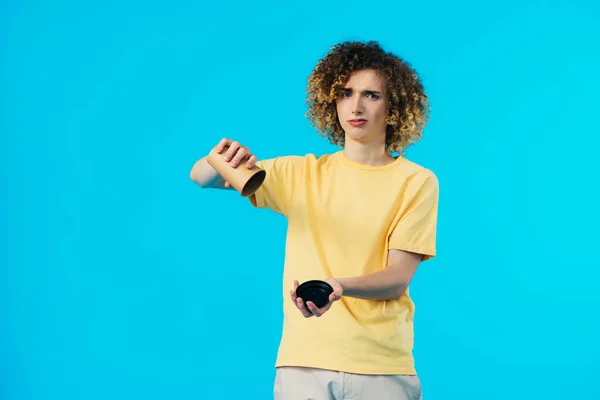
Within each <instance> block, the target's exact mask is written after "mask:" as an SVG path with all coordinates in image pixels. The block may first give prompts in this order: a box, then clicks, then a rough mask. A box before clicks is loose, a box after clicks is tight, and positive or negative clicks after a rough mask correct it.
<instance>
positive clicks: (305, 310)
mask: <svg viewBox="0 0 600 400" xmlns="http://www.w3.org/2000/svg"><path fill="white" fill-rule="evenodd" d="M296 289H298V281H294V289H292V290H290V297H291V299H292V301H293V302H294V304H295V305H296V307H297V308H298V310H300V312H301V313H302V315H304V317H305V318H310V317H312V316H313V315H314V314H313V313H311V312H310V310H309V309H308V308H306V306H305V304H304V301H303V300H302V298H300V297H297V296H296Z"/></svg>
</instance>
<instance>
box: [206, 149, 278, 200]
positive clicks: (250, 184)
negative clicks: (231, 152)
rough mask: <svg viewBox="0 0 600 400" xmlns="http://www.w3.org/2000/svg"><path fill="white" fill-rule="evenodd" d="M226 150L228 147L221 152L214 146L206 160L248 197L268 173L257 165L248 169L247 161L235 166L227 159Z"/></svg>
mask: <svg viewBox="0 0 600 400" xmlns="http://www.w3.org/2000/svg"><path fill="white" fill-rule="evenodd" d="M226 152H227V148H225V149H224V150H223V151H222V152H221V153H217V151H216V148H213V149H212V150H211V151H210V153H208V155H207V156H206V161H208V163H209V164H210V165H211V166H212V167H213V168H214V169H215V170H216V171H217V172H218V173H219V175H221V176H222V177H223V178H224V179H225V180H226V181H228V182H229V183H231V186H233V188H234V189H235V190H237V191H238V192H239V193H240V194H241V195H242V196H244V197H248V196H250V195H252V194H254V192H256V191H257V190H258V188H259V187H260V185H262V183H263V182H264V180H265V177H266V176H267V173H266V172H265V170H263V169H260V168H258V167H257V166H256V165H255V166H254V167H252V168H250V169H248V167H246V163H242V164H240V165H238V166H237V168H233V167H232V166H231V164H229V162H227V161H225V153H226Z"/></svg>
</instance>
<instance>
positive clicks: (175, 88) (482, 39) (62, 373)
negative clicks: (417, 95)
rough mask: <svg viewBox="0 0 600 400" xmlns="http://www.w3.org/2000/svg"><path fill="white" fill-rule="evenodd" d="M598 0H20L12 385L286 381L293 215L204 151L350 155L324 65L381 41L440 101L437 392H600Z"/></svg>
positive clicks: (10, 293) (96, 388)
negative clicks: (337, 48) (313, 96)
mask: <svg viewBox="0 0 600 400" xmlns="http://www.w3.org/2000/svg"><path fill="white" fill-rule="evenodd" d="M84 3H85V4H84ZM597 4H598V3H596V4H593V2H592V1H587V2H585V1H503V2H498V3H497V4H495V3H487V2H475V1H473V2H466V1H453V2H444V1H430V2H418V1H411V2H392V1H387V2H380V3H377V2H364V1H361V2H358V1H344V2H341V1H335V2H317V1H315V2H294V3H292V4H283V3H281V2H275V1H273V2H267V1H262V2H252V3H250V2H217V3H199V2H191V1H190V2H185V1H169V2H164V3H161V2H141V1H138V2H126V3H123V2H116V1H106V2H97V3H88V2H75V1H72V2H66V1H53V2H50V1H19V2H17V1H4V2H2V6H1V9H0V107H1V108H0V110H1V113H0V134H1V136H0V183H1V187H2V193H1V196H0V235H1V241H0V246H1V247H0V263H1V268H0V398H1V399H6V400H13V399H15V400H16V399H37V400H46V399H61V400H71V399H109V398H110V399H145V400H153V399H179V400H184V399H268V398H270V397H271V393H272V386H273V378H274V369H273V363H274V360H275V355H276V350H277V346H278V340H279V335H280V328H281V322H282V316H281V306H282V301H283V299H282V298H281V295H280V279H281V274H282V261H283V255H284V254H283V251H284V248H283V246H284V233H285V228H286V226H285V220H284V219H283V218H282V217H280V216H278V215H274V214H272V213H271V212H269V211H265V210H253V209H252V208H251V207H250V205H249V204H248V202H247V201H246V200H245V199H242V198H241V197H240V196H238V195H236V193H233V192H219V191H203V190H201V189H199V188H198V187H196V186H195V185H194V184H193V183H192V182H191V181H190V179H189V170H190V168H191V167H192V165H193V163H194V162H195V161H196V160H197V159H198V158H200V157H201V156H203V155H204V154H205V153H206V152H207V151H208V150H209V149H210V147H212V146H213V145H214V144H216V143H217V141H218V140H219V139H220V138H221V137H222V136H227V137H231V138H235V139H238V140H239V141H241V142H243V143H245V144H246V145H248V146H249V147H250V148H251V149H252V150H253V151H254V152H255V153H256V154H258V155H259V157H261V158H266V157H272V156H276V155H285V154H305V153H317V154H321V153H324V152H331V151H336V150H337V149H336V148H334V147H332V146H331V145H329V144H328V143H327V142H326V141H325V140H324V139H322V138H320V137H319V136H318V135H316V133H315V131H314V130H313V129H312V128H311V127H310V125H309V122H308V120H306V119H305V117H304V112H305V105H304V93H305V87H306V79H307V77H308V74H309V73H310V72H311V70H312V68H313V67H314V65H315V64H316V62H317V60H318V59H319V58H321V57H322V56H323V55H324V54H325V53H326V51H327V50H328V49H329V46H331V45H333V44H335V43H338V42H340V41H344V40H354V39H357V40H371V39H372V40H378V41H380V43H381V44H382V45H383V46H384V47H385V48H386V49H388V50H391V51H393V52H395V53H397V54H398V55H401V56H403V57H405V58H406V59H407V60H409V61H410V62H411V63H412V65H413V66H414V67H415V68H416V69H417V70H418V71H419V73H420V75H421V77H422V79H423V82H424V84H425V86H426V90H427V92H428V94H429V95H430V97H431V102H432V109H433V112H432V120H431V122H430V124H429V125H428V127H427V128H426V131H425V137H424V138H423V140H422V141H421V142H420V143H419V144H418V145H417V146H414V147H412V148H411V149H410V150H409V151H408V152H407V157H408V158H410V159H411V160H413V161H415V162H417V163H420V164H422V165H424V166H426V167H428V168H431V169H432V170H434V172H436V174H437V175H438V178H439V180H440V185H441V194H440V214H439V238H438V254H439V255H438V257H437V258H436V259H435V260H433V261H430V262H428V263H426V264H424V265H423V266H422V268H420V269H419V271H418V273H417V275H416V277H415V279H414V282H413V285H412V289H411V290H412V292H411V293H412V295H413V297H414V300H415V301H416V304H417V316H416V338H417V342H416V348H415V356H416V360H417V368H418V371H419V374H420V377H421V380H422V383H423V387H424V391H425V398H426V399H427V400H434V399H444V400H447V399H463V400H466V399H477V400H481V399H506V398H511V399H533V398H535V399H546V400H550V399H561V400H562V399H599V398H600V387H599V386H598V385H597V383H593V381H596V380H597V377H598V374H599V373H600V362H599V361H598V360H599V357H600V345H599V344H598V338H599V336H600V334H599V329H598V315H599V314H598V307H599V306H600V300H599V296H598V294H597V293H596V292H595V290H596V288H597V286H598V280H599V278H600V272H599V268H598V267H599V262H598V258H597V256H596V254H595V252H596V251H597V249H598V243H597V242H598V237H599V235H598V226H599V222H600V218H599V212H598V203H599V202H598V195H597V190H596V185H597V182H598V178H597V176H596V175H597V172H598V169H599V168H598V156H597V148H598V145H599V144H600V141H599V139H598V134H599V133H600V129H599V127H600V126H599V123H598V118H597V109H598V107H599V106H600V102H599V100H598V94H599V93H600V79H599V78H598V71H599V70H600V50H599V45H598V39H599V38H600V27H599V24H598V21H599V20H600V7H599V6H598V5H597ZM594 182H596V183H594ZM263 284H266V286H264V287H263V288H262V289H261V295H260V296H254V295H251V294H250V292H249V289H252V288H253V287H256V285H263Z"/></svg>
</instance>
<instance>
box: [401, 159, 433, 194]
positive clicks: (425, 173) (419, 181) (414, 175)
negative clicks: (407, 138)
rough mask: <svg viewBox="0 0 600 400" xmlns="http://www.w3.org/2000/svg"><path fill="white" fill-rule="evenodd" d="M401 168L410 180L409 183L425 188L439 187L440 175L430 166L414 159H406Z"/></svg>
mask: <svg viewBox="0 0 600 400" xmlns="http://www.w3.org/2000/svg"><path fill="white" fill-rule="evenodd" d="M399 169H401V170H402V174H403V175H404V176H405V177H406V179H407V180H408V183H409V185H411V186H415V187H417V188H423V189H425V190H427V189H429V190H437V189H438V186H439V182H438V177H437V175H436V174H435V172H433V170H431V169H430V168H427V167H425V166H423V165H421V164H418V163H416V162H414V161H411V160H408V159H404V162H402V163H401V164H400V168H399Z"/></svg>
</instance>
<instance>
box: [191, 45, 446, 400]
mask: <svg viewBox="0 0 600 400" xmlns="http://www.w3.org/2000/svg"><path fill="white" fill-rule="evenodd" d="M307 104H308V107H309V112H308V114H307V116H308V118H309V119H310V120H311V122H312V124H313V126H316V127H317V128H318V130H319V132H320V133H321V134H322V135H323V136H326V137H328V138H329V140H330V141H331V143H335V144H337V145H339V147H340V148H341V150H340V151H337V152H335V153H333V154H327V155H323V156H320V157H316V156H314V155H306V156H283V157H277V158H274V159H268V160H261V161H257V158H256V156H255V155H253V154H252V153H251V152H250V151H249V149H248V148H247V147H245V146H242V145H240V144H239V143H237V142H235V141H232V140H229V139H223V140H221V142H220V143H219V144H218V145H217V150H218V151H219V152H223V151H225V155H226V159H227V160H228V161H229V162H230V165H232V166H234V167H236V168H251V167H252V166H254V165H255V164H256V165H258V166H259V167H261V168H263V169H265V170H266V172H267V177H266V179H265V181H264V183H263V185H262V186H261V187H260V188H259V189H258V191H257V192H256V193H255V194H254V195H252V196H250V201H251V203H252V204H253V205H254V206H255V207H261V208H269V209H271V210H273V211H275V212H277V213H280V214H282V215H283V216H285V217H286V218H287V220H288V232H287V245H286V256H285V265H284V295H285V296H286V298H287V300H286V301H285V302H284V327H283V334H282V338H281V343H280V347H279V352H278V357H277V363H276V368H277V369H276V371H277V372H276V379H275V389H274V393H275V399H283V400H288V399H290V400H291V399H294V400H295V399H298V400H300V399H302V400H305V399H350V398H351V399H368V400H385V399H396V400H399V399H419V398H421V387H420V381H419V379H418V377H417V373H416V369H415V365H414V360H413V356H412V349H413V317H414V304H413V302H412V300H411V298H410V296H409V292H408V285H409V283H410V282H411V279H412V277H413V275H414V274H415V271H416V269H417V267H418V266H419V264H420V263H421V262H422V261H424V260H427V259H430V258H432V257H434V256H435V245H436V222H437V210H438V182H437V178H436V176H435V174H434V173H432V172H431V171H430V170H428V169H426V168H424V167H421V166H419V165H417V164H415V163H413V162H411V161H409V160H407V159H406V158H404V157H403V156H402V154H403V151H404V149H405V148H406V147H407V146H408V145H410V144H411V143H414V142H416V141H418V139H420V137H421V135H422V131H423V127H424V125H425V123H426V122H427V119H428V111H429V104H428V100H427V96H426V95H425V93H424V91H423V87H422V85H421V83H420V81H419V79H418V77H417V75H416V73H415V72H414V70H413V69H411V67H410V66H409V65H408V64H407V63H405V62H404V61H403V60H402V59H400V58H399V57H397V56H395V55H393V54H390V53H387V52H385V51H384V50H383V49H382V48H381V47H380V46H379V45H378V44H377V43H376V42H369V43H357V42H346V43H342V44H339V45H336V46H334V47H332V48H331V51H330V52H329V53H328V54H327V55H326V56H325V57H324V59H322V60H320V61H319V63H318V64H317V66H316V68H315V70H314V71H313V72H312V74H311V76H310V77H309V83H308V99H307ZM393 153H398V155H397V156H393V155H392V154H393ZM190 176H191V179H192V180H193V181H194V182H196V183H197V184H198V185H200V186H201V187H204V188H230V187H231V186H230V185H229V183H228V182H224V181H223V179H222V178H221V177H220V176H219V175H218V174H217V173H216V171H215V170H214V169H213V168H212V167H210V165H209V164H208V163H207V162H206V160H205V158H202V159H200V160H199V161H197V162H196V164H195V165H194V167H193V169H192V171H191V173H190ZM312 279H320V280H325V281H326V282H328V283H329V284H330V285H331V286H332V287H333V289H334V291H333V293H332V294H331V296H330V299H329V300H330V301H329V303H328V304H326V305H325V306H323V307H322V308H317V307H316V306H315V305H314V304H313V303H311V302H307V303H305V302H304V301H303V300H302V299H301V298H298V297H297V296H296V293H295V289H296V288H297V287H298V284H299V283H301V282H304V281H307V280H312Z"/></svg>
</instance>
